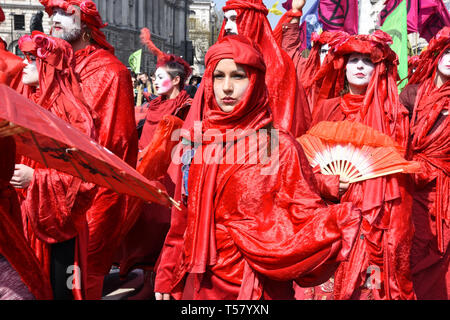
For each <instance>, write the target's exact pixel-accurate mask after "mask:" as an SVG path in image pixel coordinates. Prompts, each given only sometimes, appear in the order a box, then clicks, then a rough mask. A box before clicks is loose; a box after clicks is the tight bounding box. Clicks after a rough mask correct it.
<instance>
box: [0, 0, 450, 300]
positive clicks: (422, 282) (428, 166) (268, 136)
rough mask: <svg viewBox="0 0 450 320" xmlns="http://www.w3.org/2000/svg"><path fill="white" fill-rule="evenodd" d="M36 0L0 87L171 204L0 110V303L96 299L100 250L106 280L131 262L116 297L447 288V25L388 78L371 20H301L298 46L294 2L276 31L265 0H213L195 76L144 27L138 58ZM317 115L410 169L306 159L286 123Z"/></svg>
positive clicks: (444, 293) (302, 296) (295, 124)
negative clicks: (74, 157) (100, 180)
mask: <svg viewBox="0 0 450 320" xmlns="http://www.w3.org/2000/svg"><path fill="white" fill-rule="evenodd" d="M40 2H41V3H42V5H43V6H44V7H45V10H46V12H47V14H48V15H49V16H50V17H51V18H52V28H51V31H50V34H45V33H43V32H41V31H34V32H33V33H32V34H30V35H26V36H23V37H22V38H20V40H19V47H20V50H21V52H22V53H23V54H24V55H25V59H22V58H20V57H18V56H16V55H14V54H13V53H10V52H8V51H7V50H6V47H5V46H3V47H1V46H0V87H1V86H7V87H9V88H10V89H12V90H14V91H15V92H17V93H19V94H21V95H22V96H24V97H26V98H28V99H29V100H30V101H33V102H34V103H36V104H37V105H39V106H40V107H42V108H44V109H46V110H48V111H49V112H51V113H53V114H54V115H56V116H57V117H59V118H61V119H62V120H64V121H66V122H67V123H69V124H70V125H71V126H72V127H73V128H74V129H73V130H78V131H81V132H82V133H83V134H85V135H87V136H88V137H89V138H91V139H92V140H93V141H96V142H97V143H99V144H100V145H102V146H104V147H105V148H107V149H108V150H110V151H111V152H112V153H114V154H115V155H117V156H118V157H119V158H121V159H122V160H123V161H124V162H126V163H127V164H129V165H130V166H131V167H133V168H136V169H137V170H138V171H139V172H141V173H142V172H146V173H145V176H146V178H147V179H149V180H152V181H157V182H158V183H160V185H161V186H164V188H165V190H166V191H167V193H168V194H169V195H170V196H171V197H173V198H174V199H175V201H177V202H178V203H179V206H173V207H170V208H169V207H165V206H163V205H160V204H157V203H145V204H143V205H142V206H140V207H139V210H135V209H131V207H132V206H131V205H130V203H131V201H130V196H128V195H124V194H118V193H116V192H114V191H112V190H110V189H107V188H104V187H100V186H97V185H95V184H93V183H91V182H87V181H83V180H82V179H80V178H78V177H74V176H72V175H70V174H67V173H64V172H61V171H58V170H56V169H54V168H47V167H46V166H44V165H43V164H41V163H39V162H36V161H34V160H32V159H30V158H28V157H27V155H26V154H22V153H21V151H20V150H19V149H17V150H16V145H15V140H14V135H15V134H20V132H21V128H18V127H16V126H15V125H14V124H13V123H10V122H8V121H1V122H0V145H1V148H2V150H4V151H5V152H2V153H1V154H0V164H1V168H0V182H1V183H0V188H1V190H0V300H1V299H19V300H29V299H37V300H41V299H55V300H72V299H75V300H84V299H86V300H98V299H101V298H102V289H103V281H104V278H105V276H106V275H107V274H108V273H109V272H110V269H111V267H112V266H113V265H114V266H117V267H118V268H120V275H121V276H122V277H126V276H127V274H129V273H130V272H131V271H132V270H134V269H142V270H144V282H143V284H142V288H141V289H140V291H139V292H138V293H137V294H136V295H134V296H132V297H130V298H129V299H156V300H170V299H195V300H261V299H263V300H268V299H275V300H280V299H283V300H293V299H297V300H323V299H334V300H415V299H420V300H422V299H439V300H447V299H448V298H449V297H450V273H449V262H450V249H449V243H450V241H449V240H450V213H449V160H450V143H449V142H450V141H449V140H450V131H449V123H448V122H449V120H448V110H449V105H450V91H449V90H450V82H449V79H450V27H444V28H443V29H442V30H440V31H439V32H438V33H437V34H436V35H435V36H434V38H433V39H431V41H430V42H429V45H428V48H427V49H426V50H425V51H423V52H422V53H421V54H420V56H419V57H416V58H414V59H411V67H410V72H409V75H408V79H400V78H399V75H398V71H397V66H398V63H399V61H398V56H397V54H396V53H395V52H394V51H393V50H392V49H391V48H390V44H391V43H392V38H391V36H390V35H388V34H387V33H385V32H383V31H381V30H377V31H375V32H373V33H372V34H370V35H363V34H360V35H349V34H347V33H346V32H343V31H333V32H332V31H324V32H322V33H321V34H320V35H317V34H315V35H313V46H312V49H311V51H310V52H309V54H308V55H307V56H306V57H305V53H304V52H302V51H301V50H300V47H301V45H302V43H301V37H300V29H299V22H300V17H301V15H302V8H303V7H304V5H305V0H293V1H292V9H291V10H289V11H288V12H287V13H285V14H284V15H283V16H282V17H281V19H280V21H279V23H278V25H277V26H276V27H275V28H274V29H273V30H272V28H271V26H270V24H269V22H268V20H267V17H266V16H267V14H268V10H267V8H266V7H265V6H264V4H263V2H262V1H261V0H250V1H243V0H229V1H227V3H226V5H225V7H223V11H224V13H225V18H224V22H223V26H222V29H221V32H220V34H219V38H218V40H217V42H216V44H214V45H213V46H211V48H209V50H208V52H207V54H206V57H205V72H204V74H203V75H202V76H201V77H200V76H193V75H192V69H191V66H190V65H189V64H188V63H187V62H186V61H185V60H183V58H181V57H179V56H176V55H174V54H168V53H164V52H162V51H161V50H159V49H158V48H157V47H156V46H155V45H154V44H153V42H152V40H151V37H150V34H151V33H150V30H148V29H145V28H144V29H143V30H142V31H141V35H140V38H141V42H142V44H143V45H145V46H146V47H147V48H148V50H149V51H150V52H151V53H152V54H154V55H155V56H156V57H157V65H156V70H155V71H154V73H152V74H150V75H149V74H147V73H141V74H135V73H133V72H130V70H128V69H127V67H126V66H125V65H123V64H122V63H121V62H120V61H119V60H118V59H117V58H116V57H115V55H114V48H113V47H112V46H111V45H110V44H109V43H108V42H107V40H106V37H105V35H104V33H103V32H102V30H101V29H102V28H103V27H105V26H106V25H105V24H104V23H103V21H102V18H101V17H100V15H99V13H98V11H97V8H96V6H95V4H94V3H93V2H92V1H91V0H40ZM2 17H3V19H2ZM2 20H4V15H3V13H2V11H1V8H0V22H2ZM0 40H1V39H0ZM1 43H3V41H0V45H1ZM401 80H403V81H405V80H407V81H408V85H407V86H406V87H405V88H404V89H403V90H402V91H401V93H399V90H398V84H399V83H400V81H401ZM324 122H329V123H336V122H340V123H341V122H342V123H344V122H357V123H360V124H362V125H364V126H367V127H369V128H370V129H373V130H374V132H377V134H378V133H380V134H382V135H383V136H386V137H387V138H388V139H389V141H392V144H393V145H395V147H396V149H398V150H400V151H401V152H402V156H403V157H404V158H405V159H406V160H408V161H414V162H416V163H418V164H419V165H420V169H419V170H417V172H416V173H410V174H405V173H398V172H395V173H391V174H387V175H383V176H378V177H374V178H371V179H367V180H362V181H357V182H352V181H349V180H348V179H346V178H345V177H343V176H340V175H329V174H326V173H325V172H323V171H321V170H317V168H313V167H312V166H311V164H310V163H309V160H308V158H307V156H306V154H305V151H304V149H303V147H302V145H301V144H300V143H299V141H298V138H299V137H301V136H303V135H304V134H306V133H307V132H309V130H311V128H313V127H314V126H316V125H319V124H323V123H324ZM169 127H170V128H171V130H172V131H171V132H170V134H167V132H164V130H168V129H167V128H169ZM175 129H177V130H175ZM11 132H13V133H11ZM166 136H167V137H169V138H170V141H171V142H172V143H169V142H168V141H164V143H161V141H162V139H163V137H166ZM169 138H167V139H169ZM164 139H166V138H164ZM151 157H154V159H153V161H147V160H148V158H151ZM156 157H158V158H157V159H156ZM143 159H145V160H143ZM155 163H158V165H157V166H155ZM146 166H147V167H146ZM148 166H155V167H154V168H153V167H151V168H150V167H148ZM156 167H157V168H156ZM147 169H148V170H147ZM150 169H151V170H150ZM319 169H320V168H319ZM148 172H151V173H148ZM74 266H75V268H74ZM68 270H72V271H73V270H76V272H75V274H72V273H71V272H68ZM69 277H70V279H72V278H73V279H74V280H73V283H70V284H71V285H68V283H69V282H70V281H68V279H69Z"/></svg>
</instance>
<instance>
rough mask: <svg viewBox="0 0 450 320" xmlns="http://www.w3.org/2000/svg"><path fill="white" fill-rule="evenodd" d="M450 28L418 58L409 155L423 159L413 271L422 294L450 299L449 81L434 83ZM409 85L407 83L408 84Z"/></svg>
mask: <svg viewBox="0 0 450 320" xmlns="http://www.w3.org/2000/svg"><path fill="white" fill-rule="evenodd" d="M449 39H450V28H444V29H443V30H442V31H440V33H438V35H437V36H436V37H435V38H434V39H432V40H431V41H430V45H429V48H428V50H427V51H428V52H427V53H425V52H424V53H423V54H422V56H421V57H420V60H419V64H418V66H417V71H419V74H417V75H413V77H412V79H411V85H410V86H411V87H417V86H418V89H417V96H416V99H415V104H414V111H413V116H412V119H411V136H412V139H411V145H410V154H411V155H410V157H411V158H412V159H413V160H415V161H418V162H420V163H421V165H422V172H421V173H419V174H415V175H414V184H415V189H414V194H413V197H414V202H413V221H414V226H415V229H416V232H415V234H414V240H413V247H412V252H411V271H412V276H413V284H414V290H415V292H416V294H417V297H418V299H426V300H432V299H439V300H448V299H449V298H450V272H449V262H450V248H449V247H450V246H449V243H450V211H449V194H450V193H449V185H450V179H449V174H450V129H449V126H450V123H449V117H448V115H447V116H445V115H444V114H443V113H442V112H443V111H445V110H447V112H448V110H449V106H450V81H447V82H446V83H445V84H443V85H442V86H441V87H440V88H437V87H436V85H435V84H434V81H435V78H436V74H437V65H438V62H439V60H440V58H441V57H442V55H443V54H444V53H445V52H446V51H447V50H448V49H449V48H450V40H449ZM405 89H406V88H405Z"/></svg>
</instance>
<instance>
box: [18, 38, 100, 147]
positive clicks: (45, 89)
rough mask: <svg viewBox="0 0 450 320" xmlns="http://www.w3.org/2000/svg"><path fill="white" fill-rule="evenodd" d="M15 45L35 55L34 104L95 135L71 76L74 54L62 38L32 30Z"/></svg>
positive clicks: (88, 112)
mask: <svg viewBox="0 0 450 320" xmlns="http://www.w3.org/2000/svg"><path fill="white" fill-rule="evenodd" d="M19 48H20V50H21V51H22V52H23V53H25V54H26V55H33V56H35V57H36V65H37V68H38V72H39V94H37V95H36V96H35V98H36V103H38V104H39V105H41V106H43V107H45V108H47V109H51V111H52V112H53V113H55V114H56V115H57V116H58V117H60V118H61V119H63V120H65V121H66V122H68V123H70V124H71V125H73V126H74V127H75V128H77V129H79V130H80V131H82V132H83V133H85V134H87V135H88V136H90V137H92V138H95V129H94V124H93V116H92V112H91V111H90V109H89V107H88V106H87V105H86V103H85V102H84V98H83V94H82V91H81V87H80V85H79V82H78V78H77V76H76V75H75V72H74V67H75V57H74V53H73V49H72V47H71V46H70V44H69V43H68V42H66V41H64V40H62V39H58V38H54V37H51V36H48V35H45V34H43V33H41V32H33V34H32V36H29V35H26V36H23V37H21V38H20V39H19Z"/></svg>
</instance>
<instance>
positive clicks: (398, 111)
mask: <svg viewBox="0 0 450 320" xmlns="http://www.w3.org/2000/svg"><path fill="white" fill-rule="evenodd" d="M390 42H391V38H390V36H389V35H388V34H386V33H384V32H382V31H376V32H374V33H373V34H372V35H357V36H351V37H347V38H346V39H343V40H342V41H341V42H340V43H338V44H337V45H335V47H334V49H333V50H332V52H331V54H330V53H329V54H328V56H327V57H326V58H325V61H324V63H323V65H322V67H321V69H320V70H319V72H318V74H317V76H316V80H317V81H322V86H321V89H320V92H319V101H321V99H327V97H329V96H330V95H332V96H335V97H337V98H333V99H329V100H322V102H321V103H320V105H318V108H319V109H318V112H317V114H316V115H315V117H314V118H313V125H314V124H316V123H318V122H320V121H325V120H327V121H341V120H351V121H359V122H362V123H363V124H365V125H368V126H370V127H372V128H374V129H377V130H379V131H381V132H383V133H385V134H387V135H389V136H391V137H392V138H393V139H394V140H395V141H396V142H398V143H399V144H400V145H402V146H403V147H405V148H406V144H407V139H408V128H409V125H408V111H407V110H406V109H405V108H404V107H403V106H401V105H400V103H399V98H398V89H397V85H396V81H397V80H398V74H397V67H396V66H397V63H398V61H397V56H396V54H395V53H394V52H393V51H392V50H391V49H390V48H389V46H388V44H389V43H390ZM353 52H359V53H363V54H368V55H370V58H371V60H372V62H373V63H374V64H375V69H374V73H373V75H372V79H371V81H370V83H369V85H368V88H367V91H366V94H365V95H364V96H358V95H351V94H346V95H344V96H342V97H340V96H339V95H340V92H341V91H342V90H343V89H344V86H345V66H346V63H347V60H348V56H349V55H350V54H351V53H353ZM319 177H320V175H319ZM328 177H333V176H328ZM335 178H336V181H335V183H334V184H328V185H327V184H326V183H319V186H320V190H321V194H322V195H323V196H324V197H327V198H330V199H333V197H334V199H333V200H335V201H339V197H338V196H336V195H337V194H338V185H339V179H338V178H339V177H338V176H336V177H335ZM319 181H320V178H319ZM332 189H334V191H333V190H332ZM333 195H334V196H333ZM340 201H351V202H352V203H353V204H355V205H356V206H357V207H359V208H361V209H362V212H363V222H362V226H361V230H360V232H359V235H358V240H357V242H356V245H355V246H354V247H353V249H352V252H351V253H350V259H349V261H346V262H344V263H342V264H341V265H340V266H339V268H338V270H337V272H336V274H335V287H334V298H335V299H413V298H415V295H414V292H413V289H412V282H411V274H410V268H409V255H410V250H411V241H412V236H413V231H414V229H413V225H412V220H411V201H412V199H411V196H410V193H409V190H407V188H406V177H405V176H404V175H399V174H397V175H391V176H387V177H382V178H377V179H371V180H367V181H364V182H358V183H354V184H352V185H351V186H350V187H349V189H348V190H347V192H346V193H345V194H344V195H343V196H342V197H341V199H340ZM371 272H373V274H371ZM367 274H369V276H367ZM371 281H372V282H371Z"/></svg>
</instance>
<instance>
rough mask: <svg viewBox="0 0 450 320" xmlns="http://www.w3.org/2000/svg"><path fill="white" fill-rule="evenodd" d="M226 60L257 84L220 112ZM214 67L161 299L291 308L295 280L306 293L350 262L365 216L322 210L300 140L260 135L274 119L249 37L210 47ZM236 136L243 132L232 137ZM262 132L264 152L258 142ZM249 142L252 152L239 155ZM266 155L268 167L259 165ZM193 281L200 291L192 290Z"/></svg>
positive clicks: (168, 248)
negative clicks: (216, 75)
mask: <svg viewBox="0 0 450 320" xmlns="http://www.w3.org/2000/svg"><path fill="white" fill-rule="evenodd" d="M226 58H228V59H235V62H237V63H240V64H242V65H243V66H244V68H245V70H246V72H247V75H248V78H249V88H248V91H247V93H246V94H245V96H244V97H243V99H242V101H241V102H239V104H238V105H236V106H235V108H234V110H233V111H232V112H230V113H226V112H223V111H222V110H221V109H220V108H219V106H218V105H217V103H216V102H215V96H214V93H213V77H212V75H213V72H214V70H215V68H216V65H217V64H218V63H219V61H220V60H221V59H226ZM206 64H207V68H206V71H205V76H204V78H203V81H202V83H203V85H204V91H203V94H204V95H203V97H202V99H203V103H204V109H203V110H204V113H203V123H202V128H201V131H200V132H198V133H197V132H196V131H195V129H193V130H192V131H191V133H190V137H188V138H189V140H191V141H193V142H194V143H200V145H199V147H198V148H197V149H196V151H195V155H194V158H193V162H192V164H191V166H190V169H189V178H188V191H189V194H188V200H187V207H184V206H183V211H181V212H175V211H173V212H172V220H171V229H170V231H169V234H168V236H167V238H166V242H165V247H164V250H163V253H162V256H161V264H160V266H159V269H158V272H157V279H156V288H155V291H157V292H165V293H171V294H172V296H174V297H175V298H177V299H180V298H182V297H183V291H184V297H185V298H187V297H190V298H193V299H261V298H264V299H289V298H291V299H292V298H293V290H292V281H293V280H294V279H295V280H296V281H298V282H299V283H301V284H302V285H313V284H315V283H321V282H323V281H326V279H327V277H329V275H330V274H332V272H333V271H334V270H335V267H336V264H337V263H338V261H341V260H344V259H345V258H346V256H347V254H348V252H349V251H350V248H351V246H352V244H353V241H354V237H355V234H356V231H357V229H358V227H359V222H360V216H359V212H358V210H354V209H353V208H352V206H351V205H350V204H342V205H338V206H334V207H330V208H328V207H327V206H326V205H325V203H324V202H322V200H321V199H320V197H319V196H318V195H317V193H316V192H315V186H314V185H315V182H314V178H313V175H312V172H311V169H310V167H309V165H308V163H307V160H306V157H305V155H304V154H303V152H302V151H301V148H300V147H299V145H298V144H297V143H296V142H295V140H294V139H293V138H292V136H290V135H289V134H287V133H286V132H285V131H276V130H275V131H272V132H270V133H269V134H268V135H264V134H262V133H263V132H264V130H263V129H269V131H270V129H271V128H272V126H271V123H272V116H271V113H270V112H269V109H268V107H269V103H270V102H269V101H270V100H269V98H268V94H267V89H266V88H265V86H264V77H263V75H264V68H263V66H264V62H263V57H262V55H261V53H260V52H259V49H258V48H257V46H256V45H254V44H252V43H251V42H250V40H249V39H248V38H244V37H242V36H227V37H224V38H223V39H222V40H221V41H219V42H218V43H217V44H216V45H214V46H213V47H211V48H210V50H209V51H208V53H207V56H206ZM233 129H240V131H239V133H237V135H236V136H232V137H231V136H228V135H227V131H228V133H229V132H230V130H233ZM254 133H256V136H257V138H256V139H257V141H258V144H259V145H258V148H259V150H255V149H254V147H255V145H254V144H252V142H251V137H252V135H253V134H254ZM200 139H201V140H200ZM219 141H221V142H219ZM275 141H277V142H278V144H277V145H276V146H273V143H275ZM222 142H223V143H222ZM243 142H245V143H248V144H249V149H248V150H246V151H245V152H244V153H243V154H242V153H238V151H239V148H240V147H239V144H240V143H243ZM222 146H224V147H222ZM241 146H242V145H241ZM269 148H272V149H270V151H269ZM262 152H268V154H269V159H268V161H267V162H264V163H257V164H251V162H250V159H251V158H252V156H253V155H254V154H260V153H262ZM208 154H209V155H210V156H211V157H213V158H215V159H222V160H223V159H227V157H228V156H230V155H237V154H238V158H232V159H235V160H236V161H231V162H225V163H223V162H220V161H208V159H210V160H211V158H209V157H208ZM278 165H279V166H278ZM180 191H181V188H179V189H177V192H176V194H175V197H176V199H179V198H180V196H181V194H180ZM174 213H175V214H174ZM187 273H190V275H191V277H193V283H194V284H195V287H196V290H195V291H194V292H189V291H190V290H189V289H190V288H189V287H186V288H184V281H183V280H184V278H185V276H186V274H187Z"/></svg>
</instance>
